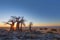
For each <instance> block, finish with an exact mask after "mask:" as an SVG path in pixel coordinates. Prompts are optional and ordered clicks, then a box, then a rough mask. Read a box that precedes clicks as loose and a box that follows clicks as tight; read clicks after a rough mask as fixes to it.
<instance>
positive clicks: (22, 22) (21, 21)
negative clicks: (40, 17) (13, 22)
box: [20, 17, 25, 31]
mask: <svg viewBox="0 0 60 40" xmlns="http://www.w3.org/2000/svg"><path fill="white" fill-rule="evenodd" d="M23 18H24V17H22V18H21V20H20V23H21V28H20V30H21V31H22V26H23V25H24V26H25V23H24V22H25V20H24V19H23Z"/></svg>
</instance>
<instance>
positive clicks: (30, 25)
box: [29, 22, 33, 31]
mask: <svg viewBox="0 0 60 40" xmlns="http://www.w3.org/2000/svg"><path fill="white" fill-rule="evenodd" d="M32 25H33V23H32V22H30V24H29V30H30V31H32V30H31V28H32Z"/></svg>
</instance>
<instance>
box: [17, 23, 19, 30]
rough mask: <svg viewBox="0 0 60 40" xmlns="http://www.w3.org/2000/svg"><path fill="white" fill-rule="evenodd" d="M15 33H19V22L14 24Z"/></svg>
mask: <svg viewBox="0 0 60 40" xmlns="http://www.w3.org/2000/svg"><path fill="white" fill-rule="evenodd" d="M16 31H19V22H17V24H16Z"/></svg>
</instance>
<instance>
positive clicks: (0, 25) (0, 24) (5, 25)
mask: <svg viewBox="0 0 60 40" xmlns="http://www.w3.org/2000/svg"><path fill="white" fill-rule="evenodd" d="M26 26H29V24H26ZM33 26H60V24H41V23H35V24H33ZM0 27H10V25H8V24H4V23H0ZM14 27H16V24H15V25H14Z"/></svg>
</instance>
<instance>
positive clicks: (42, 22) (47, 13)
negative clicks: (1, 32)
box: [0, 0, 60, 26]
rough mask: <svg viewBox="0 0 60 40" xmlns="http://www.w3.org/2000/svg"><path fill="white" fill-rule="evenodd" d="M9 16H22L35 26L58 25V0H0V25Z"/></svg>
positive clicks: (59, 11)
mask: <svg viewBox="0 0 60 40" xmlns="http://www.w3.org/2000/svg"><path fill="white" fill-rule="evenodd" d="M10 16H21V17H22V16H24V18H25V19H26V22H27V23H29V22H33V24H34V25H35V26H48V25H49V26H52V25H53V26H60V0H0V26H1V25H3V23H2V22H5V21H8V20H9V19H10Z"/></svg>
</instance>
